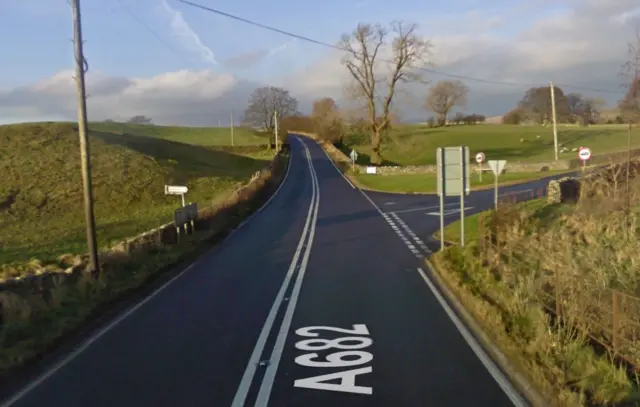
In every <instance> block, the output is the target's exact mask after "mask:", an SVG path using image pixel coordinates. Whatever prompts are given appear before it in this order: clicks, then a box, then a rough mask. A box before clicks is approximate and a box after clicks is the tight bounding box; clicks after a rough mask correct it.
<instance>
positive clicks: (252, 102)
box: [243, 86, 298, 131]
mask: <svg viewBox="0 0 640 407" xmlns="http://www.w3.org/2000/svg"><path fill="white" fill-rule="evenodd" d="M276 111H277V112H278V116H279V117H281V118H284V117H288V116H293V115H295V114H296V113H297V111H298V101H297V100H296V99H295V98H294V97H292V96H291V95H290V94H289V91H288V90H286V89H282V88H277V87H274V86H264V87H261V88H257V89H256V90H254V91H253V93H252V94H251V97H250V98H249V106H247V109H246V110H245V112H244V120H243V122H244V123H245V124H247V125H253V126H260V127H262V129H263V130H264V131H271V130H273V128H274V125H275V122H274V112H276Z"/></svg>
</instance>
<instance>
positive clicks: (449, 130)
mask: <svg viewBox="0 0 640 407" xmlns="http://www.w3.org/2000/svg"><path fill="white" fill-rule="evenodd" d="M634 135H635V136H634V137H633V138H632V146H633V147H635V148H638V147H640V131H639V130H638V129H637V128H636V129H634ZM537 136H540V138H537ZM521 139H523V141H522V142H521V141H520V140H521ZM558 142H559V144H560V145H561V146H565V147H567V148H568V149H570V150H571V149H573V148H578V147H580V146H587V147H589V148H590V149H591V152H592V154H593V155H594V156H597V155H599V154H603V153H611V152H617V151H622V150H625V149H626V146H627V128H626V126H625V125H594V126H590V127H586V128H581V127H575V126H565V125H559V126H558ZM344 144H345V145H344V146H343V147H342V150H343V151H344V152H345V153H346V154H347V155H348V154H349V152H350V151H351V148H355V150H356V151H357V152H358V154H359V157H358V164H363V165H366V164H368V163H369V162H370V161H369V160H370V157H371V147H370V145H369V140H368V137H367V136H366V135H363V134H351V135H348V136H346V137H345V139H344ZM458 145H466V146H468V147H469V149H470V151H471V154H472V155H474V156H475V154H476V153H478V152H483V153H484V154H485V156H486V157H487V160H507V161H521V162H542V161H552V160H553V159H554V156H553V132H552V130H551V128H550V127H543V126H519V125H498V124H496V125H492V124H485V125H476V126H450V127H446V128H429V127H427V126H423V125H404V126H398V127H397V128H395V129H393V130H392V131H391V132H390V133H389V134H388V135H387V136H385V137H384V139H383V143H382V146H381V153H382V156H383V158H384V159H385V161H386V164H387V165H426V164H435V160H436V148H437V147H445V146H458ZM560 158H561V159H575V158H577V153H576V152H571V151H569V152H567V153H562V154H560Z"/></svg>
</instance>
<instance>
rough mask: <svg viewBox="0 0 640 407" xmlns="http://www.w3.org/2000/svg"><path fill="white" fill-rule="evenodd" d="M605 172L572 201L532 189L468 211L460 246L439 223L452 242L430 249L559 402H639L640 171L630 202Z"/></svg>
mask: <svg viewBox="0 0 640 407" xmlns="http://www.w3.org/2000/svg"><path fill="white" fill-rule="evenodd" d="M607 174H609V175H607V176H606V177H605V176H604V175H603V176H602V177H605V178H602V177H594V178H592V179H590V180H589V181H588V183H589V184H587V181H584V182H585V184H584V185H582V186H581V190H582V192H581V195H582V196H581V198H580V200H579V201H578V202H577V203H551V204H549V203H547V201H546V200H541V199H539V200H534V201H529V202H526V203H521V204H517V205H514V204H505V205H503V206H501V207H500V209H499V210H498V212H489V213H484V214H478V215H474V216H471V217H469V218H468V219H467V220H466V222H465V231H466V235H467V242H471V243H470V244H467V246H466V247H465V248H461V247H459V246H457V245H455V243H456V242H458V241H459V232H458V230H459V222H455V223H453V224H451V225H449V226H447V227H446V228H445V239H446V240H448V241H450V242H452V243H454V245H453V246H450V247H448V248H447V249H445V250H444V251H443V252H439V253H436V254H435V255H434V256H433V257H432V262H433V264H434V265H435V267H436V269H437V271H438V273H439V274H440V276H441V277H442V278H443V279H444V281H446V283H447V285H448V286H449V288H450V289H452V290H453V291H454V292H455V294H456V295H457V296H458V297H459V299H460V300H461V301H462V303H463V304H464V306H465V307H466V308H467V309H468V310H469V311H470V312H471V313H472V314H473V315H474V317H475V318H476V319H477V320H478V321H479V322H480V323H481V325H482V326H483V328H484V329H485V331H486V332H487V333H488V334H489V335H490V336H491V337H492V339H493V341H495V343H496V344H497V345H498V346H499V347H500V348H501V350H502V351H503V352H505V353H506V354H507V355H508V356H509V357H510V358H511V359H512V360H513V361H514V362H515V363H516V364H517V365H518V366H519V368H520V370H521V372H522V373H523V374H525V375H526V376H528V377H529V379H530V380H531V382H532V383H534V384H535V385H536V387H538V389H539V390H540V391H541V392H542V393H543V394H545V395H549V396H551V397H552V398H553V401H554V402H555V405H557V406H637V405H640V391H639V390H638V378H639V377H638V375H637V372H639V371H640V369H639V368H640V351H639V349H640V324H639V323H638V321H640V297H639V296H640V285H638V281H640V279H639V277H640V274H639V270H638V268H637V264H638V263H639V262H640V235H639V234H638V227H639V225H640V224H639V223H638V220H639V219H638V213H639V211H638V210H637V209H638V208H640V180H638V179H637V178H632V181H631V183H632V184H631V188H630V202H631V203H632V210H629V211H627V195H626V189H625V188H623V187H620V185H621V184H620V183H618V184H617V187H616V183H615V182H611V181H612V180H611V177H610V176H611V173H607ZM614 175H615V176H617V177H619V178H621V179H624V175H623V174H621V173H620V171H619V170H616V171H614ZM618 181H619V180H618ZM634 208H635V209H634ZM634 369H635V370H634ZM634 372H636V373H634Z"/></svg>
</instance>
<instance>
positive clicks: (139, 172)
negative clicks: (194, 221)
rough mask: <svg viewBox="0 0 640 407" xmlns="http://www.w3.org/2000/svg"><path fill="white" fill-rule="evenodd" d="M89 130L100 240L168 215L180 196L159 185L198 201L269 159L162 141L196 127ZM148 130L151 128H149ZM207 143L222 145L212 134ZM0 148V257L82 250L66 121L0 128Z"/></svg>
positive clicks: (76, 171)
mask: <svg viewBox="0 0 640 407" xmlns="http://www.w3.org/2000/svg"><path fill="white" fill-rule="evenodd" d="M120 126H122V125H120ZM91 127H92V129H93V130H94V131H92V132H91V135H90V141H91V158H92V169H93V181H94V197H95V212H96V221H97V225H98V239H99V243H100V245H106V244H109V243H112V242H113V241H115V240H118V239H121V238H123V237H127V236H132V235H135V234H137V233H140V232H142V231H145V230H148V229H151V228H153V227H156V226H159V225H160V224H162V223H166V222H169V221H171V219H172V213H173V210H174V209H175V208H176V207H177V206H178V205H179V204H180V198H179V197H175V196H165V195H164V185H165V184H181V185H187V186H188V187H189V193H188V194H187V199H188V200H189V201H192V202H198V203H199V204H200V205H208V204H211V203H212V202H213V201H214V200H217V199H221V198H223V197H225V196H227V194H228V193H229V192H231V191H232V190H234V189H236V188H237V187H239V186H240V185H241V184H242V183H243V182H244V181H246V180H247V179H248V178H249V177H250V176H251V175H252V174H253V173H254V172H256V171H258V170H260V169H261V168H263V167H264V166H265V165H266V164H267V162H268V159H269V157H268V156H264V157H263V158H252V157H247V156H240V155H234V154H231V153H228V152H222V151H217V150H215V149H213V148H207V147H201V146H196V145H193V144H184V143H178V142H176V141H171V139H179V138H182V139H183V140H188V141H189V142H190V143H197V142H198V141H200V142H203V140H204V139H205V135H206V134H205V133H206V131H205V130H204V129H179V128H178V130H173V131H170V130H167V129H171V128H167V127H157V126H139V128H140V129H141V130H140V134H142V132H143V130H144V133H145V135H146V136H152V137H145V136H142V135H137V136H136V135H130V134H126V135H122V132H121V131H120V132H118V131H114V130H112V131H109V130H110V129H109V126H107V125H106V124H104V125H103V124H100V125H92V126H91ZM154 127H156V132H155V133H153V134H149V133H150V132H147V130H149V129H150V128H154ZM131 128H135V126H130V125H127V129H126V133H130V129H131ZM173 129H176V128H173ZM98 130H100V131H98ZM214 135H215V132H214ZM154 137H158V138H154ZM216 137H217V138H216ZM212 140H214V141H215V142H216V143H223V141H222V136H221V133H218V134H217V135H216V136H215V137H212ZM241 140H243V142H245V143H249V142H250V141H251V137H250V136H249V135H247V134H245V135H244V136H242V138H241ZM236 141H238V138H236ZM212 144H215V143H213V142H212ZM0 146H2V148H1V149H0V174H2V176H1V177H0V263H6V262H11V261H22V260H27V259H29V258H31V257H39V258H42V259H48V258H51V257H54V256H57V255H59V254H61V253H68V252H72V253H79V252H84V251H86V246H85V235H84V233H85V232H84V216H83V201H82V181H81V173H80V158H79V156H80V153H79V147H78V136H77V132H76V131H75V130H74V127H73V124H69V123H35V124H20V125H6V126H0Z"/></svg>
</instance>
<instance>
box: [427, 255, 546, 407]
mask: <svg viewBox="0 0 640 407" xmlns="http://www.w3.org/2000/svg"><path fill="white" fill-rule="evenodd" d="M424 264H425V265H426V268H427V270H425V272H426V273H428V277H429V279H431V281H432V282H433V283H434V285H435V286H436V288H437V289H438V291H439V292H440V294H441V295H442V297H443V298H444V299H445V301H446V302H447V303H448V304H449V306H450V307H451V309H452V310H453V311H454V312H455V313H456V315H457V316H458V318H460V320H461V321H462V322H463V323H464V325H465V326H466V327H467V329H468V330H469V332H470V333H471V334H472V335H473V337H474V338H475V340H476V341H477V342H478V344H479V345H480V346H481V347H482V349H483V350H484V351H485V352H486V353H487V355H488V356H489V358H491V360H492V361H493V362H494V363H495V365H496V367H497V368H498V369H500V371H501V372H502V374H503V375H504V376H505V377H507V378H508V379H509V381H510V382H511V383H512V385H513V386H514V387H515V388H516V389H517V390H518V392H519V393H520V394H521V395H522V396H523V397H524V398H525V399H526V401H527V402H528V404H529V405H530V406H531V407H548V406H551V405H553V404H552V403H550V402H549V401H548V400H547V399H546V398H545V397H544V396H543V395H542V393H541V392H540V391H539V390H538V389H537V388H536V387H535V386H534V385H533V384H531V383H530V381H529V380H528V379H527V378H526V376H525V375H523V374H522V373H521V372H520V370H519V369H518V368H517V367H516V366H515V365H514V363H513V362H512V361H511V360H510V359H509V357H508V356H507V355H506V354H504V352H502V350H500V348H499V347H498V346H497V345H496V344H495V343H494V342H493V340H492V339H491V337H490V336H489V335H488V334H487V333H486V332H485V330H484V329H483V328H482V325H481V324H480V323H479V322H478V320H477V319H476V318H475V317H474V316H473V315H472V314H471V312H469V310H467V308H466V307H465V306H464V305H463V304H462V303H461V302H460V300H458V298H457V296H456V295H455V294H454V293H453V291H452V289H451V287H450V286H449V283H448V282H447V281H445V279H443V278H442V277H441V276H440V274H439V272H438V269H437V268H436V266H434V265H433V263H432V262H431V261H430V260H429V258H427V257H425V259H424Z"/></svg>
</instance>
